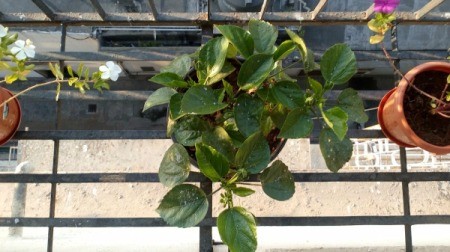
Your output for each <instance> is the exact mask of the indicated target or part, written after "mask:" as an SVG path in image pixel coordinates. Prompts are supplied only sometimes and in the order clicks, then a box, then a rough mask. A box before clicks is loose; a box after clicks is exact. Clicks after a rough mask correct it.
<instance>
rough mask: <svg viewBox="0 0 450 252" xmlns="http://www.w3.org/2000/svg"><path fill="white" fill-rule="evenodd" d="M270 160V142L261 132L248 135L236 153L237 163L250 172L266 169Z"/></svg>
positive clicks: (254, 172)
mask: <svg viewBox="0 0 450 252" xmlns="http://www.w3.org/2000/svg"><path fill="white" fill-rule="evenodd" d="M269 162H270V149H269V144H268V143H267V141H266V139H265V138H264V136H263V134H262V133H261V132H256V133H255V134H253V135H251V136H250V137H248V138H247V139H246V140H245V141H244V143H242V146H241V147H240V148H239V150H238V151H237V153H236V158H235V163H236V165H237V166H238V167H240V168H244V169H246V170H247V171H248V172H249V173H250V174H257V173H259V172H260V171H262V170H264V168H266V167H267V165H268V164H269Z"/></svg>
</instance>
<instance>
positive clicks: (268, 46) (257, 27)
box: [248, 19, 278, 53]
mask: <svg viewBox="0 0 450 252" xmlns="http://www.w3.org/2000/svg"><path fill="white" fill-rule="evenodd" d="M248 29H249V31H250V34H251V35H252V38H253V41H254V43H255V49H256V51H257V52H259V53H272V50H273V46H274V45H275V41H276V40H277V37H278V29H277V28H276V27H274V26H273V25H271V24H270V23H267V22H265V21H262V20H256V19H252V20H250V22H248Z"/></svg>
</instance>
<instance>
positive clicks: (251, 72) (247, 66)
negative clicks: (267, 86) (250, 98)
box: [238, 54, 274, 90]
mask: <svg viewBox="0 0 450 252" xmlns="http://www.w3.org/2000/svg"><path fill="white" fill-rule="evenodd" d="M273 65H274V61H273V57H272V55H271V54H255V55H253V56H251V57H249V58H248V59H247V60H246V61H245V62H244V63H243V64H242V66H241V70H240V71H239V74H238V85H239V87H241V89H243V90H249V89H252V88H257V87H259V85H261V83H262V82H263V81H264V80H265V79H266V78H267V76H269V73H270V71H272V69H273Z"/></svg>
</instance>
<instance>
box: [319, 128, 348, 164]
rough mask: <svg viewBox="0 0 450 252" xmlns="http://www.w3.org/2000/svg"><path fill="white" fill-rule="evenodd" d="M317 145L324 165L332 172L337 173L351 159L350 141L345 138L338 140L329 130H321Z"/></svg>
mask: <svg viewBox="0 0 450 252" xmlns="http://www.w3.org/2000/svg"><path fill="white" fill-rule="evenodd" d="M319 143H320V151H321V152H322V156H323V158H324V159H325V163H326V164H327V167H328V169H330V171H332V172H338V171H339V169H341V168H342V166H344V164H345V163H347V162H348V161H349V160H350V158H351V157H352V152H353V144H352V141H350V139H348V138H347V137H345V138H344V139H343V140H342V141H341V140H339V139H338V138H337V136H336V134H334V133H333V131H332V130H331V129H323V130H322V131H321V132H320V136H319Z"/></svg>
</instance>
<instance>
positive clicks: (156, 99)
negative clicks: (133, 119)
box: [142, 87, 177, 112]
mask: <svg viewBox="0 0 450 252" xmlns="http://www.w3.org/2000/svg"><path fill="white" fill-rule="evenodd" d="M176 93H177V91H175V90H173V89H171V88H168V87H163V88H160V89H158V90H156V91H154V92H153V93H152V94H151V95H150V96H149V97H148V98H147V100H146V101H145V104H144V108H143V109H142V112H145V111H146V110H147V109H150V108H152V107H154V106H157V105H161V104H166V103H169V101H170V98H171V97H172V95H174V94H176Z"/></svg>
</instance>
